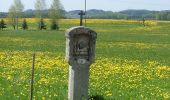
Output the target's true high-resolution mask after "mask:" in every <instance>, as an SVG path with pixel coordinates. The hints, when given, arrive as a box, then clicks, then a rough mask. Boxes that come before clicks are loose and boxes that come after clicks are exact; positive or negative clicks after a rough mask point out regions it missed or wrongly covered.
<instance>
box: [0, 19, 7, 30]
mask: <svg viewBox="0 0 170 100" xmlns="http://www.w3.org/2000/svg"><path fill="white" fill-rule="evenodd" d="M4 28H7V27H6V24H5V22H4V20H3V19H1V21H0V29H1V30H3V29H4Z"/></svg>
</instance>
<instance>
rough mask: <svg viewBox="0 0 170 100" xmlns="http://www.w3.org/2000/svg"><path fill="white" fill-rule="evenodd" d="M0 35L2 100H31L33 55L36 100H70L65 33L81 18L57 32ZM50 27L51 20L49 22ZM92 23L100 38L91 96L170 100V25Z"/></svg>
mask: <svg viewBox="0 0 170 100" xmlns="http://www.w3.org/2000/svg"><path fill="white" fill-rule="evenodd" d="M27 21H28V25H29V30H25V31H23V30H15V31H14V30H12V28H10V27H8V28H7V29H6V30H4V31H0V100H27V99H29V98H30V97H29V96H30V80H31V67H32V56H33V53H35V55H36V56H35V81H34V100H67V96H68V94H67V92H68V66H69V65H68V63H67V62H66V61H65V59H64V57H65V36H64V33H65V30H66V29H68V28H70V27H73V26H78V25H79V20H78V19H63V20H61V21H60V25H59V26H60V29H59V30H58V31H51V30H49V29H47V30H41V31H40V30H37V29H36V25H37V24H36V19H27ZM45 21H46V23H47V24H49V20H48V19H45ZM146 23H147V24H146V26H145V27H144V26H143V25H142V24H141V21H140V20H105V19H103V20H100V19H88V20H87V27H91V28H92V29H94V30H95V31H96V32H97V33H98V37H97V44H96V61H95V63H94V64H92V65H91V67H90V79H89V97H91V99H92V100H95V97H98V98H99V97H100V99H101V100H102V99H104V100H169V99H170V30H169V28H170V22H159V21H146Z"/></svg>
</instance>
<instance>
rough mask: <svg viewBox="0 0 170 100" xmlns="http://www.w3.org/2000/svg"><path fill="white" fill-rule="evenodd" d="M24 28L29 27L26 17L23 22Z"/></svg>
mask: <svg viewBox="0 0 170 100" xmlns="http://www.w3.org/2000/svg"><path fill="white" fill-rule="evenodd" d="M22 29H23V30H26V29H28V25H27V21H26V19H24V20H23V23H22Z"/></svg>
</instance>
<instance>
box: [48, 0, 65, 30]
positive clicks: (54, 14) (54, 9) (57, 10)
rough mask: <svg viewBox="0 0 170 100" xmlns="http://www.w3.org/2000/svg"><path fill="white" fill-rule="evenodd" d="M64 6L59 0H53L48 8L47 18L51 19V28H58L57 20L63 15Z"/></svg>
mask: <svg viewBox="0 0 170 100" xmlns="http://www.w3.org/2000/svg"><path fill="white" fill-rule="evenodd" d="M63 11H64V7H63V6H62V4H61V3H60V1H59V0H53V3H52V5H51V8H50V10H49V14H48V15H49V18H50V19H51V29H52V30H56V29H59V27H58V21H59V19H60V18H62V17H63V15H64V14H63Z"/></svg>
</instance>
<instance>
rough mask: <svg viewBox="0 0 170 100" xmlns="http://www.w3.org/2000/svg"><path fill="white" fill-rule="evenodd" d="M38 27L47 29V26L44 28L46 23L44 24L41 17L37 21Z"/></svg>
mask: <svg viewBox="0 0 170 100" xmlns="http://www.w3.org/2000/svg"><path fill="white" fill-rule="evenodd" d="M38 28H39V29H40V30H42V29H47V28H46V25H45V23H44V20H43V18H41V19H40V22H39V23H38Z"/></svg>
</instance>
